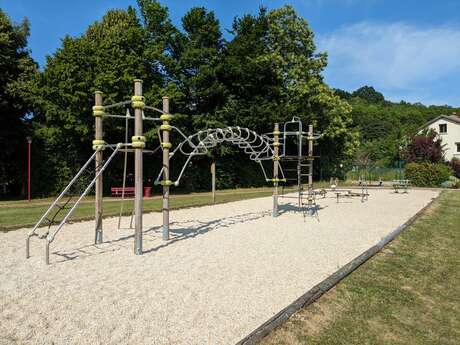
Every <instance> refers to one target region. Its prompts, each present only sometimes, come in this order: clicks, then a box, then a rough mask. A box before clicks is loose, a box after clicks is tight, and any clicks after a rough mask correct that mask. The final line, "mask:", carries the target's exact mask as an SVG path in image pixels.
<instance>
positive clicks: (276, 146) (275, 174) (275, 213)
mask: <svg viewBox="0 0 460 345" xmlns="http://www.w3.org/2000/svg"><path fill="white" fill-rule="evenodd" d="M279 135H280V131H279V124H278V123H275V129H274V131H273V139H274V140H273V217H278V181H279V180H278V170H279V163H280V162H279V159H280V157H279V145H280V142H279Z"/></svg>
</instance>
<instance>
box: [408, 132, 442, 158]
mask: <svg viewBox="0 0 460 345" xmlns="http://www.w3.org/2000/svg"><path fill="white" fill-rule="evenodd" d="M404 156H405V158H406V160H407V161H408V162H414V163H423V162H429V163H442V162H443V161H444V148H443V145H442V141H441V138H439V136H438V135H437V134H436V133H435V132H433V131H431V132H430V133H428V134H427V135H416V136H414V137H413V138H412V140H411V142H410V144H409V145H408V146H407V148H406V150H405V152H404Z"/></svg>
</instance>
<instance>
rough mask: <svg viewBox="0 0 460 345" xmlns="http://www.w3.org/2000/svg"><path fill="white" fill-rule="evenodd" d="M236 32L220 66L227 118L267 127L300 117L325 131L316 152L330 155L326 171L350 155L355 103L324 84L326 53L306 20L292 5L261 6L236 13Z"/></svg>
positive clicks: (246, 124)
mask: <svg viewBox="0 0 460 345" xmlns="http://www.w3.org/2000/svg"><path fill="white" fill-rule="evenodd" d="M233 33H234V35H235V37H234V38H233V39H232V41H231V42H230V43H229V44H228V48H227V51H226V56H225V57H224V59H223V64H222V68H221V70H222V75H223V80H224V81H225V85H226V86H227V87H228V89H229V93H230V95H229V97H228V102H227V104H226V105H225V106H224V108H223V110H222V113H223V118H224V119H225V121H226V122H229V123H236V124H239V125H244V126H248V127H251V128H255V129H256V130H258V131H262V132H264V131H265V132H266V131H271V130H272V128H271V126H272V124H273V123H274V122H276V121H278V122H283V121H287V120H290V119H291V118H292V117H293V116H297V117H300V119H301V120H302V121H303V122H304V123H312V124H314V125H315V128H316V131H318V132H321V133H322V134H323V137H322V139H321V141H320V146H319V150H318V151H319V152H320V153H321V155H324V156H327V157H329V162H327V161H326V160H323V161H322V163H323V167H324V169H325V170H330V171H331V173H332V171H333V170H334V169H335V168H337V167H336V166H335V165H334V166H333V165H331V163H330V162H338V161H341V160H347V159H350V158H351V157H352V155H353V152H354V150H355V147H356V145H357V139H358V137H357V133H356V132H354V131H353V130H352V128H351V125H352V119H351V107H350V106H349V105H348V104H347V103H346V102H345V101H343V100H342V99H340V98H339V97H338V96H337V95H335V93H334V92H333V90H332V89H330V88H329V87H328V86H327V85H326V84H325V82H324V80H323V77H322V72H323V70H324V68H325V67H326V65H327V56H326V54H324V53H319V52H317V50H316V45H315V42H314V34H313V32H312V30H311V29H310V27H309V25H308V22H307V21H306V20H305V19H303V18H302V17H300V16H299V15H298V14H297V13H296V12H295V10H294V9H293V8H292V7H291V6H284V7H282V8H279V9H275V10H271V11H267V10H266V9H264V8H262V9H261V10H260V11H259V13H258V15H257V16H251V15H246V16H244V17H242V18H237V19H236V20H235V21H234V24H233ZM318 151H317V152H318ZM337 165H338V163H337Z"/></svg>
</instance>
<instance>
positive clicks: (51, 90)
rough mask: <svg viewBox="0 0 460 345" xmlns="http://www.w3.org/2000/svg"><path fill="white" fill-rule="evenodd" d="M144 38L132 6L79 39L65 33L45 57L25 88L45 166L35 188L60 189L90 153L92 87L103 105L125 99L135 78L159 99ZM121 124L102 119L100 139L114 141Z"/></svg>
mask: <svg viewBox="0 0 460 345" xmlns="http://www.w3.org/2000/svg"><path fill="white" fill-rule="evenodd" d="M145 39H146V38H145V31H144V29H143V27H142V25H141V24H140V22H139V20H138V18H137V15H136V13H135V11H134V9H133V8H128V9H127V10H110V11H108V12H107V13H106V14H105V15H104V17H103V18H102V20H101V21H98V22H95V23H93V24H92V25H90V26H89V27H88V29H87V30H86V32H85V33H84V34H83V35H81V36H80V37H76V38H73V37H69V36H66V37H65V38H64V39H63V41H62V47H61V48H59V49H58V50H57V51H56V52H55V53H54V54H53V55H52V56H50V57H48V59H47V64H46V66H45V68H44V70H43V72H42V73H40V74H39V75H38V76H37V78H35V80H34V81H33V82H32V83H31V85H30V87H29V88H28V98H29V99H30V100H33V102H34V103H33V105H34V115H35V116H34V122H35V124H36V129H35V133H36V136H37V137H38V139H39V140H38V141H39V143H40V144H41V145H42V150H41V152H42V155H43V157H42V159H43V161H42V166H43V167H45V166H46V168H45V169H42V171H41V172H40V173H41V174H42V179H41V181H44V182H46V184H45V183H44V184H43V185H42V186H40V189H41V191H42V192H43V193H49V192H50V191H56V190H59V189H61V188H62V187H63V185H64V184H65V183H66V182H67V181H68V180H69V179H70V177H71V176H72V175H73V174H74V173H75V170H76V169H78V167H79V166H81V163H82V162H84V161H86V159H87V158H88V157H89V156H90V154H91V141H92V139H93V137H94V132H93V125H94V118H93V116H92V109H91V108H92V105H93V104H94V96H93V92H94V91H95V90H101V91H103V92H104V99H105V103H108V104H110V103H115V102H119V101H122V100H129V99H130V97H131V95H132V93H133V90H132V88H133V86H132V85H133V84H132V83H133V79H135V78H141V79H143V80H144V89H145V94H146V97H147V98H148V99H160V100H161V97H160V95H159V93H160V87H161V83H162V77H161V75H160V74H159V72H158V70H156V69H154V65H153V64H148V63H146V58H145V56H144V51H145ZM123 127H124V122H122V121H121V122H120V121H117V120H112V121H104V132H105V138H106V140H107V141H108V142H118V140H119V139H121V138H122V137H123ZM45 162H46V163H45ZM37 173H38V172H37Z"/></svg>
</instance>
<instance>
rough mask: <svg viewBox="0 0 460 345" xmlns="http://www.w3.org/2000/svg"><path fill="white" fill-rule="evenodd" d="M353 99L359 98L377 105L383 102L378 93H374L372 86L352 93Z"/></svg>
mask: <svg viewBox="0 0 460 345" xmlns="http://www.w3.org/2000/svg"><path fill="white" fill-rule="evenodd" d="M352 96H353V97H359V98H361V99H364V100H366V101H367V102H370V103H379V102H383V101H384V100H385V97H383V95H382V94H381V93H380V92H377V91H375V89H374V88H373V87H372V86H367V85H366V86H363V87H360V88H359V89H358V90H356V91H355V92H353V93H352Z"/></svg>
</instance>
